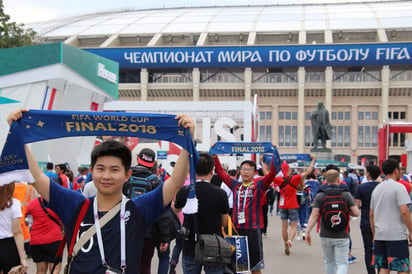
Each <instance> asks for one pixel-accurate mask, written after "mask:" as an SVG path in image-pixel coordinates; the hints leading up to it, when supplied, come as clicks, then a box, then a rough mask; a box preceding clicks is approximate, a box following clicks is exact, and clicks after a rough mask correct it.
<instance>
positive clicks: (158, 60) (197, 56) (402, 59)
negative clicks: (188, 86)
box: [85, 43, 412, 68]
mask: <svg viewBox="0 0 412 274" xmlns="http://www.w3.org/2000/svg"><path fill="white" fill-rule="evenodd" d="M85 50H86V51H89V52H91V53H94V54H97V55H99V56H102V57H106V58H108V59H111V60H113V61H116V62H118V63H119V67H120V68H194V67H197V68H207V67H213V68H223V67H267V68H271V67H299V66H366V65H380V66H381V65H393V64H407V65H410V64H411V55H412V43H376V44H334V45H329V44H322V45H319V44H317V45H289V46H229V47H150V48H149V47H148V48H95V49H85Z"/></svg>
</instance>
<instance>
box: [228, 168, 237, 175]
mask: <svg viewBox="0 0 412 274" xmlns="http://www.w3.org/2000/svg"><path fill="white" fill-rule="evenodd" d="M227 174H229V176H236V175H237V170H236V169H229V170H228V172H227Z"/></svg>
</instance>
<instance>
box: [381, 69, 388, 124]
mask: <svg viewBox="0 0 412 274" xmlns="http://www.w3.org/2000/svg"><path fill="white" fill-rule="evenodd" d="M389 76H390V69H389V66H383V67H382V98H381V99H382V100H381V117H380V124H381V123H383V121H385V120H386V119H387V118H388V108H389Z"/></svg>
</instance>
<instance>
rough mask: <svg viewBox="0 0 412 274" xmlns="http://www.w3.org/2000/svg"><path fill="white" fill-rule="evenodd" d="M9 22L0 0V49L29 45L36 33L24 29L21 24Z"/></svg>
mask: <svg viewBox="0 0 412 274" xmlns="http://www.w3.org/2000/svg"><path fill="white" fill-rule="evenodd" d="M9 20H10V16H9V15H7V14H5V13H4V10H3V1H2V0H0V48H14V47H21V46H28V45H31V44H32V41H33V39H34V36H35V35H36V33H35V32H34V31H33V30H32V29H24V28H23V26H24V25H23V24H16V23H15V22H9Z"/></svg>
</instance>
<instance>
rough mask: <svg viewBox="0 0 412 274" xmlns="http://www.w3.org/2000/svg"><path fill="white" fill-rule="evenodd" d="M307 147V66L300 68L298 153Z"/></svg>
mask: <svg viewBox="0 0 412 274" xmlns="http://www.w3.org/2000/svg"><path fill="white" fill-rule="evenodd" d="M304 149H305V68H304V67H299V69H298V153H303V152H304Z"/></svg>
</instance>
